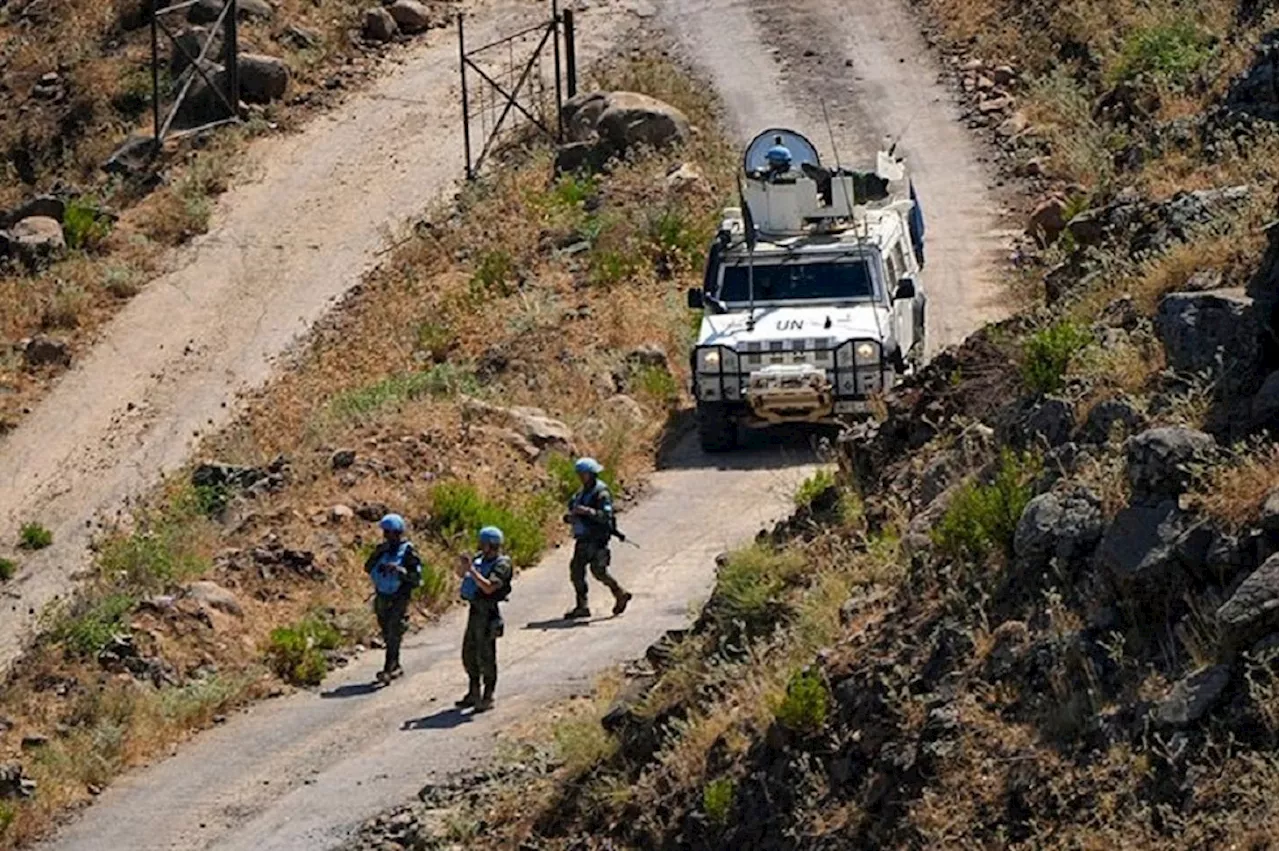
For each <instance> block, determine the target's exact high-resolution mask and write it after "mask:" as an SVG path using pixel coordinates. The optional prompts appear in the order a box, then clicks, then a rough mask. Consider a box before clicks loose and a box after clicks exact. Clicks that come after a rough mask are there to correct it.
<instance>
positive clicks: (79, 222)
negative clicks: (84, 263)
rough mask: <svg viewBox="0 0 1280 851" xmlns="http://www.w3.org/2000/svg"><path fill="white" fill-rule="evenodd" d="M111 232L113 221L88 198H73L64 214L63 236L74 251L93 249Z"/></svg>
mask: <svg viewBox="0 0 1280 851" xmlns="http://www.w3.org/2000/svg"><path fill="white" fill-rule="evenodd" d="M110 232H111V220H110V219H108V218H106V217H105V216H103V215H102V211H101V210H100V209H98V205H97V204H96V203H94V202H93V201H91V200H89V199H87V198H72V199H71V200H70V201H69V202H68V203H67V206H66V209H65V210H64V211H63V213H62V234H63V236H65V237H66V240H67V246H68V247H69V248H73V249H76V248H78V249H92V248H95V247H96V246H98V245H99V244H100V243H101V242H102V240H104V239H106V237H107V234H108V233H110Z"/></svg>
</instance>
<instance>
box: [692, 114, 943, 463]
mask: <svg viewBox="0 0 1280 851" xmlns="http://www.w3.org/2000/svg"><path fill="white" fill-rule="evenodd" d="M743 172H744V175H743V178H744V180H743V185H742V186H741V196H742V199H741V200H742V206H741V207H731V208H729V209H726V210H725V211H724V218H723V221H722V222H721V225H720V231H719V233H718V234H717V236H716V239H715V242H714V243H713V244H712V246H711V250H710V252H709V253H708V258H707V270H706V276H705V279H704V281H703V286H702V289H701V290H691V291H690V292H689V306H690V307H691V308H695V309H697V308H701V309H702V310H703V311H704V313H703V318H702V325H701V329H700V330H699V332H698V342H697V346H696V348H695V349H694V352H693V358H692V360H693V363H692V373H693V395H694V398H695V399H696V400H697V417H698V434H699V437H700V438H701V442H702V448H703V449H704V450H706V451H709V452H722V451H726V450H729V449H732V448H733V447H734V446H735V445H736V444H737V437H738V428H739V426H747V427H763V426H769V425H778V424H783V423H831V422H836V421H837V420H839V419H842V418H845V417H854V416H858V415H862V414H866V413H868V412H869V400H870V399H871V398H872V397H874V396H875V395H877V394H880V393H883V392H884V391H887V390H889V389H890V388H892V387H893V386H894V385H895V384H896V383H897V382H899V381H901V380H902V378H903V376H905V375H907V374H909V373H910V372H911V371H912V370H913V369H914V368H915V366H916V364H917V363H919V362H920V359H921V358H922V357H923V353H924V311H925V295H924V290H923V289H922V287H921V284H920V267H921V265H922V264H923V262H924V254H923V237H924V221H923V217H922V216H921V214H920V211H919V208H918V206H917V203H916V199H915V193H914V191H913V190H912V187H911V184H910V182H909V181H908V179H907V177H906V172H905V168H904V166H903V163H902V162H901V161H900V160H898V159H896V158H895V157H894V156H893V153H892V149H890V150H889V151H881V152H880V153H879V154H878V156H877V162H876V167H875V169H874V171H866V172H858V171H848V170H843V169H839V168H837V169H834V170H831V169H826V168H824V167H823V166H822V164H821V163H820V162H819V160H818V153H817V150H816V149H815V148H814V146H813V145H812V144H811V143H810V142H809V141H808V140H807V139H805V138H804V137H803V136H801V135H800V134H798V133H795V132H794V131H790V130H777V129H775V130H768V131H765V132H764V133H762V134H760V135H759V136H757V137H756V138H755V140H753V141H752V142H751V144H750V145H748V146H747V149H746V153H745V155H744V157H743Z"/></svg>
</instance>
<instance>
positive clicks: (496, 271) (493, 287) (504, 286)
mask: <svg viewBox="0 0 1280 851" xmlns="http://www.w3.org/2000/svg"><path fill="white" fill-rule="evenodd" d="M515 271H516V269H515V262H514V261H513V260H512V259H511V255H510V254H508V253H507V252H505V251H502V250H496V251H486V252H485V253H484V254H483V255H482V256H481V257H480V265H479V266H478V267H477V268H476V271H475V274H474V275H472V277H471V290H472V292H473V293H474V294H476V295H481V294H494V295H511V293H512V292H514V287H513V286H512V282H513V281H514V279H515Z"/></svg>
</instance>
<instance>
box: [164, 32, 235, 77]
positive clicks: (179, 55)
mask: <svg viewBox="0 0 1280 851" xmlns="http://www.w3.org/2000/svg"><path fill="white" fill-rule="evenodd" d="M208 38H209V29H208V27H200V26H192V27H187V28H186V29H185V30H183V31H182V32H180V33H178V37H177V38H175V39H174V40H173V51H172V52H171V53H170V54H169V73H170V75H172V76H174V77H177V76H178V75H179V74H181V73H182V72H183V71H185V70H187V68H189V67H191V63H192V61H193V60H195V59H196V58H197V57H198V56H199V55H200V49H201V47H202V46H203V45H204V43H205V41H206V40H207V39H208ZM222 46H223V45H222V32H221V31H220V30H215V31H214V33H213V43H212V44H210V45H209V50H208V52H206V53H205V59H208V60H211V61H213V62H217V63H221V62H222V61H223V51H222Z"/></svg>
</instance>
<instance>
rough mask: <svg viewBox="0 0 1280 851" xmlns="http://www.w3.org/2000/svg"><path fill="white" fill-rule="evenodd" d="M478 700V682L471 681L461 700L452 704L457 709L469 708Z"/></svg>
mask: <svg viewBox="0 0 1280 851" xmlns="http://www.w3.org/2000/svg"><path fill="white" fill-rule="evenodd" d="M479 702H480V684H479V683H472V684H471V688H470V690H468V691H467V693H466V694H465V695H463V697H462V699H461V700H458V701H454V704H453V705H454V706H456V707H458V708H459V709H470V708H471V707H473V706H475V705H477V704H478V703H479Z"/></svg>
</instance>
